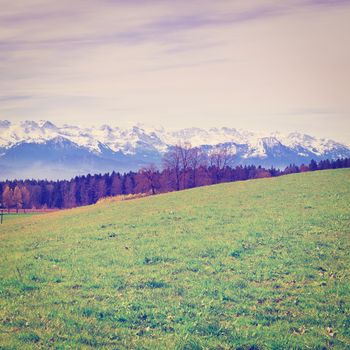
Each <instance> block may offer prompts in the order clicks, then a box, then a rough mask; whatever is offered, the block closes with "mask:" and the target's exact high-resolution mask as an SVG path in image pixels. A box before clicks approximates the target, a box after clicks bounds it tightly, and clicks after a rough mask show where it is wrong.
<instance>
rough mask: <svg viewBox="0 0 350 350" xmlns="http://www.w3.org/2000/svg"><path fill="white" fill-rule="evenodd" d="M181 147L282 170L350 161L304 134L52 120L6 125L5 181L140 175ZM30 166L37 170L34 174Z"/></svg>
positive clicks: (346, 150)
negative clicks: (226, 152)
mask: <svg viewBox="0 0 350 350" xmlns="http://www.w3.org/2000/svg"><path fill="white" fill-rule="evenodd" d="M179 142H182V143H186V142H187V143H190V144H191V145H192V146H193V147H200V148H202V149H203V150H205V151H207V152H208V151H210V150H211V149H213V148H216V147H222V146H223V145H225V147H228V148H230V150H231V152H232V153H234V154H235V163H236V164H255V165H263V166H275V167H280V168H282V167H284V166H286V165H288V164H290V163H295V164H301V163H303V162H309V161H310V160H311V159H315V160H321V159H325V158H329V159H336V158H345V157H349V156H350V147H349V146H348V145H346V144H344V143H340V142H336V141H334V140H331V139H325V138H315V137H313V136H310V135H306V134H302V133H298V132H293V133H289V134H288V135H284V134H282V133H280V132H272V133H269V134H263V133H254V132H250V131H246V130H238V129H235V128H228V127H221V128H209V129H204V128H196V127H193V128H184V129H180V130H176V131H167V130H166V129H164V128H163V127H150V126H146V125H143V124H137V125H134V126H131V127H130V128H120V127H113V126H110V125H107V124H103V125H101V126H98V127H78V126H75V125H67V124H64V125H62V126H57V125H55V124H54V123H52V122H51V121H48V120H41V121H39V122H36V121H31V120H26V121H21V122H17V123H13V122H10V121H8V120H0V178H1V179H5V178H9V179H10V178H14V177H17V178H18V177H22V178H23V177H32V176H34V177H37V176H38V175H39V174H41V176H44V177H48V178H50V177H51V176H55V175H54V174H56V176H58V175H59V177H61V178H66V177H72V176H75V175H83V174H85V173H88V172H90V173H91V172H97V173H99V172H110V171H113V170H116V171H121V172H123V171H129V170H138V169H139V168H140V167H142V166H145V165H147V164H149V163H155V164H156V165H158V166H160V165H161V159H162V157H163V155H164V154H165V153H166V151H167V150H168V149H169V148H171V147H172V146H174V145H176V144H178V143H179ZM51 163H52V164H51ZM30 164H32V165H33V166H34V164H35V166H34V167H35V169H36V170H35V171H34V172H33V169H32V167H31V166H29V165H30ZM51 165H52V166H54V168H55V169H57V170H56V171H55V172H54V174H49V173H50V171H48V170H50V166H51ZM40 167H41V168H40ZM44 169H46V170H44Z"/></svg>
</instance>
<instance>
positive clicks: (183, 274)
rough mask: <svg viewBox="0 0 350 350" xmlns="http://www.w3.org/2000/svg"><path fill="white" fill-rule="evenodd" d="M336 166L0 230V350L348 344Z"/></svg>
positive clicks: (347, 233)
mask: <svg viewBox="0 0 350 350" xmlns="http://www.w3.org/2000/svg"><path fill="white" fill-rule="evenodd" d="M349 207H350V169H338V170H327V171H319V172H309V173H302V174H293V175H288V176H283V177H278V178H267V179H260V180H250V181H245V182H235V183H227V184H220V185H214V186H209V187H202V188H196V189H192V190H186V191H181V192H172V193H167V194H161V195H156V196H150V197H146V198H140V199H134V200H129V201H113V200H104V201H102V202H101V203H98V204H96V205H92V206H87V207H81V208H76V209H71V210H64V211H58V212H53V213H48V214H38V215H21V216H18V217H16V216H14V217H11V220H7V218H6V217H5V220H4V223H3V224H2V225H1V226H0V349H2V350H5V349H6V350H9V349H49V348H52V349H91V348H96V349H178V350H180V349H181V350H185V349H217V350H219V349H245V350H248V349H250V350H253V349H254V350H258V349H349V348H350V313H349V312H350V278H349V275H350V254H349V249H350V210H349Z"/></svg>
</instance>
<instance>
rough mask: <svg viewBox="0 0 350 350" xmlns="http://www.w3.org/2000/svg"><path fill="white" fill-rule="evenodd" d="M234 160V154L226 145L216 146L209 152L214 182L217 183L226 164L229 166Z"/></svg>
mask: <svg viewBox="0 0 350 350" xmlns="http://www.w3.org/2000/svg"><path fill="white" fill-rule="evenodd" d="M233 160H234V155H233V153H232V151H231V149H230V148H229V147H228V146H227V145H220V146H217V147H216V148H215V149H214V150H212V151H211V152H209V165H210V167H211V169H212V170H213V172H214V174H213V175H214V182H215V183H219V182H220V179H221V176H222V173H223V170H224V169H225V168H226V167H227V166H231V165H232V163H233Z"/></svg>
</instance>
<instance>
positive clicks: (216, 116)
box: [0, 0, 350, 143]
mask: <svg viewBox="0 0 350 350" xmlns="http://www.w3.org/2000/svg"><path fill="white" fill-rule="evenodd" d="M0 9H1V12H0V119H9V120H13V121H17V120H23V119H34V120H39V119H48V120H51V121H53V122H56V123H58V124H62V123H72V124H74V123H75V124H83V125H91V124H95V125H98V124H103V123H108V124H111V125H120V126H125V125H126V124H127V123H133V122H141V123H146V124H161V125H164V126H165V127H167V128H182V127H190V126H199V127H211V126H218V127H219V126H228V127H237V128H244V129H249V130H252V131H259V130H260V131H273V130H280V131H284V132H288V131H294V130H297V131H302V132H307V133H311V134H313V135H316V136H326V137H332V138H336V139H338V140H340V141H345V142H347V143H349V141H350V44H349V40H350V39H349V36H350V1H346V0H343V1H341V0H335V1H326V0H283V1H277V0H276V1H268V0H261V1H257V0H252V1H250V0H245V1H235V0H231V1H230V0H215V1H213V0H198V1H197V0H176V1H174V0H171V1H170V0H169V1H167V0H149V1H143V0H124V1H123V0H60V1H57V0H45V1H44V0H0Z"/></svg>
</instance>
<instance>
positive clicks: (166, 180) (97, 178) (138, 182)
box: [0, 144, 350, 211]
mask: <svg viewBox="0 0 350 350" xmlns="http://www.w3.org/2000/svg"><path fill="white" fill-rule="evenodd" d="M233 164H234V155H232V154H231V153H230V151H229V149H227V148H224V147H221V148H218V149H217V150H215V151H213V152H211V153H210V154H209V155H208V154H205V153H204V152H202V151H201V150H200V149H199V148H196V147H191V146H190V145H187V144H185V145H177V146H174V147H173V148H172V149H171V150H170V151H169V152H168V153H166V154H165V156H164V159H163V166H162V169H157V167H156V166H154V165H152V164H150V165H149V166H147V167H143V168H141V169H140V170H139V171H138V172H133V171H130V172H128V173H123V174H121V173H118V172H114V171H113V172H112V173H106V174H95V175H91V174H88V175H84V176H76V177H75V178H73V179H71V180H60V181H51V180H29V179H27V180H12V181H9V180H7V181H3V182H0V207H2V208H5V209H7V210H10V209H16V210H17V211H18V210H20V209H64V208H73V207H77V206H83V205H89V204H94V203H96V202H97V201H98V200H99V199H102V198H105V197H109V196H118V195H130V194H149V195H153V194H157V193H164V192H171V191H179V190H183V189H188V188H194V187H200V186H207V185H213V184H218V183H222V182H233V181H243V180H250V179H257V178H266V177H275V176H281V175H287V174H292V173H299V172H307V171H315V170H325V169H337V168H348V167H350V158H344V159H337V160H321V161H319V162H316V161H315V160H311V162H310V163H309V164H302V165H300V166H297V165H294V164H291V165H289V166H287V167H286V168H285V169H283V170H282V169H277V168H274V167H271V168H269V169H266V168H264V167H261V166H254V165H250V166H247V165H245V166H242V165H236V166H234V165H233Z"/></svg>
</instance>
